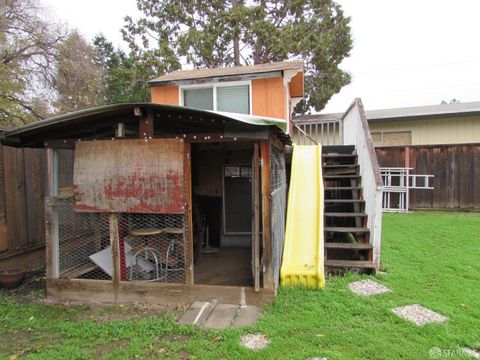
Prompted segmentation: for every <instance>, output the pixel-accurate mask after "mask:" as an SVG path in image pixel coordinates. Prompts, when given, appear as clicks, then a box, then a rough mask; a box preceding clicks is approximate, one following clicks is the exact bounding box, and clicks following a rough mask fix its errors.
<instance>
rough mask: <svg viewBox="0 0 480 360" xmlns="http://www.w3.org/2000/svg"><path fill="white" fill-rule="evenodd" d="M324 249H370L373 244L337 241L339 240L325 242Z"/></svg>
mask: <svg viewBox="0 0 480 360" xmlns="http://www.w3.org/2000/svg"><path fill="white" fill-rule="evenodd" d="M325 248H326V249H353V250H370V249H373V246H372V245H370V244H364V243H339V242H326V243H325Z"/></svg>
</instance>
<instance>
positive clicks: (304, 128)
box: [293, 120, 343, 145]
mask: <svg viewBox="0 0 480 360" xmlns="http://www.w3.org/2000/svg"><path fill="white" fill-rule="evenodd" d="M294 124H295V126H294V129H293V142H294V143H296V144H298V145H309V144H311V142H310V141H309V140H313V141H314V142H315V143H320V144H322V145H342V141H343V128H342V121H341V120H295V123H294Z"/></svg>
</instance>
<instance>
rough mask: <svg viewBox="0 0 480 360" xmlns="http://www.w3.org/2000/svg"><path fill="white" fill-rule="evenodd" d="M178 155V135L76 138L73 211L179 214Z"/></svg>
mask: <svg viewBox="0 0 480 360" xmlns="http://www.w3.org/2000/svg"><path fill="white" fill-rule="evenodd" d="M183 157H184V143H183V142H182V141H181V140H179V139H153V140H148V141H145V140H137V139H135V140H116V141H111V140H109V141H82V142H78V143H77V146H76V151H75V172H74V186H75V189H76V193H77V202H76V206H75V207H76V210H77V211H87V212H109V211H118V212H137V213H170V214H180V213H184V205H185V192H184V165H183V163H184V158H183Z"/></svg>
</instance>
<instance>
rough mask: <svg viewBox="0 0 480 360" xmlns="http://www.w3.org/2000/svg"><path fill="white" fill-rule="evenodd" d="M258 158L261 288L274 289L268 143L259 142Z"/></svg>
mask: <svg viewBox="0 0 480 360" xmlns="http://www.w3.org/2000/svg"><path fill="white" fill-rule="evenodd" d="M260 158H261V164H262V170H261V182H262V184H261V189H262V230H263V231H262V235H263V255H262V265H263V268H264V272H263V287H264V288H266V289H274V288H275V281H274V274H273V261H272V228H271V209H270V193H271V191H270V141H268V140H266V141H261V142H260Z"/></svg>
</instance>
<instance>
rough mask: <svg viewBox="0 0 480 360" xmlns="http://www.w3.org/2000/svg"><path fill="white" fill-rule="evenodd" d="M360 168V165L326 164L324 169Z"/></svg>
mask: <svg viewBox="0 0 480 360" xmlns="http://www.w3.org/2000/svg"><path fill="white" fill-rule="evenodd" d="M355 167H358V164H324V165H323V168H324V169H338V168H340V169H342V168H343V169H345V168H347V169H348V168H355Z"/></svg>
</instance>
